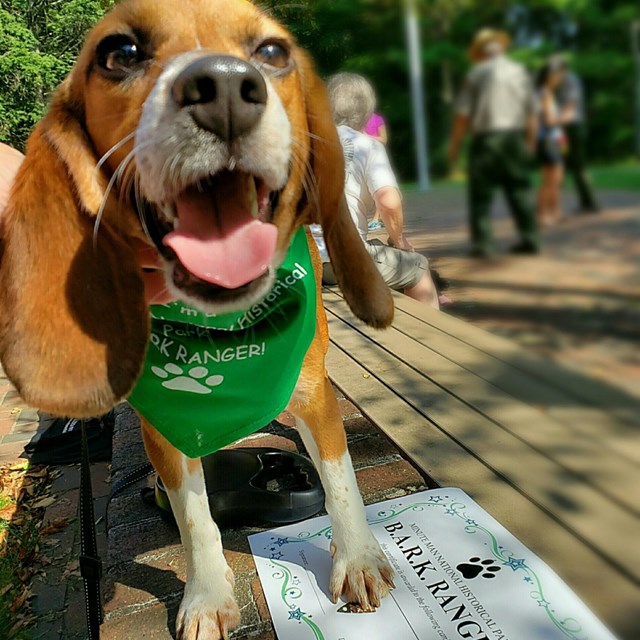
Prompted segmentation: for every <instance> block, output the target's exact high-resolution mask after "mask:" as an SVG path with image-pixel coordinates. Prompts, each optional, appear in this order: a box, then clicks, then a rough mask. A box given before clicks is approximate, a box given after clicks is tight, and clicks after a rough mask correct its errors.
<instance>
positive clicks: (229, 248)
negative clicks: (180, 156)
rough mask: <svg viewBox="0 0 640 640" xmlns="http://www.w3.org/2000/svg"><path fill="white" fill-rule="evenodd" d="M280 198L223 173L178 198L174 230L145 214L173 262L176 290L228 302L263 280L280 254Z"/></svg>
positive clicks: (242, 176) (248, 179) (257, 183)
mask: <svg viewBox="0 0 640 640" xmlns="http://www.w3.org/2000/svg"><path fill="white" fill-rule="evenodd" d="M277 195H278V194H277V193H276V192H272V191H271V190H270V189H269V187H268V186H267V185H266V184H265V183H264V182H263V181H262V180H260V179H259V178H256V177H255V176H252V175H249V174H247V173H244V172H241V171H222V172H220V173H217V174H216V175H215V176H211V177H209V178H207V179H206V180H201V181H199V182H197V183H196V184H193V185H191V186H189V187H187V188H186V189H184V190H183V191H182V192H180V193H179V194H178V195H177V197H176V198H175V201H174V202H173V203H172V204H171V205H170V208H171V209H172V213H173V214H174V222H173V229H172V230H171V229H170V228H169V227H166V226H165V225H164V224H162V222H164V221H162V222H161V221H160V220H158V217H157V213H156V212H154V214H152V215H151V218H152V220H149V217H150V216H149V213H150V212H149V211H147V212H145V218H146V223H147V227H155V228H154V229H152V228H149V231H150V233H151V236H152V238H153V240H154V242H155V243H156V245H157V246H158V249H160V251H161V252H162V253H163V254H164V255H165V257H167V258H170V259H171V261H172V262H175V265H174V269H173V283H174V285H175V286H176V287H177V288H178V289H179V290H181V291H183V292H184V293H186V294H188V295H192V296H195V297H196V298H198V299H202V300H204V301H206V302H225V301H229V300H232V299H233V298H236V297H239V296H241V295H243V294H245V293H247V292H248V291H250V290H251V288H252V285H254V283H256V282H257V281H260V280H262V279H263V278H265V277H266V276H267V275H268V273H269V270H270V266H271V264H272V262H273V258H274V254H275V251H276V243H277V236H278V231H277V228H276V226H275V225H274V224H271V219H272V215H273V209H274V208H275V205H276V202H277ZM160 227H164V228H163V229H162V230H160ZM167 231H168V232H167Z"/></svg>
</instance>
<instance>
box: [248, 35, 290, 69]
mask: <svg viewBox="0 0 640 640" xmlns="http://www.w3.org/2000/svg"><path fill="white" fill-rule="evenodd" d="M253 57H254V58H255V59H256V60H257V61H258V62H262V63H263V64H268V65H269V66H271V67H275V68H276V69H285V68H286V67H287V66H288V65H289V51H288V49H287V48H286V47H285V45H284V44H281V43H280V42H273V41H270V42H263V43H262V44H261V45H260V46H259V47H258V48H257V49H256V51H255V53H254V54H253Z"/></svg>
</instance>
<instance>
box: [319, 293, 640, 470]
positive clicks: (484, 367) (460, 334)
mask: <svg viewBox="0 0 640 640" xmlns="http://www.w3.org/2000/svg"><path fill="white" fill-rule="evenodd" d="M331 294H333V295H334V296H339V297H341V295H340V292H339V290H338V289H331V290H329V289H325V300H330V299H331ZM408 300H409V301H408V302H407V297H406V296H400V295H396V297H395V302H396V318H395V320H394V326H395V327H396V328H399V329H400V330H402V329H401V326H400V325H401V323H406V321H407V320H411V319H413V320H414V321H415V323H414V324H413V325H412V327H411V331H412V333H411V334H410V335H411V337H412V338H414V339H417V340H419V341H420V342H422V343H423V344H425V345H426V346H427V347H429V348H430V349H432V350H434V351H437V352H438V353H441V354H443V355H445V356H446V357H447V358H449V359H450V360H453V361H454V362H457V363H458V364H459V365H460V366H461V367H463V368H465V369H468V370H469V371H471V372H473V373H474V374H475V375H477V376H479V377H483V378H485V379H486V380H488V381H489V382H491V383H492V384H493V385H495V386H498V387H500V388H501V389H503V390H504V391H505V392H506V393H508V394H510V395H512V396H513V397H514V398H518V399H519V400H521V401H523V402H526V403H528V404H532V405H534V406H535V407H537V408H540V407H543V408H544V410H545V412H546V413H547V414H548V415H549V416H550V417H552V418H553V419H555V420H559V421H561V422H563V423H564V424H566V425H567V427H568V428H570V429H572V430H575V431H576V432H577V433H581V434H582V435H583V437H584V436H586V437H589V438H592V439H594V440H597V441H599V442H600V444H601V446H602V447H604V448H608V449H611V450H613V451H615V452H616V453H617V454H618V455H619V456H621V457H622V458H626V459H628V460H630V461H632V462H633V463H634V464H637V463H640V440H639V438H638V426H640V419H639V418H640V402H637V403H635V405H634V409H633V411H632V412H631V413H633V416H634V418H635V419H634V420H633V421H629V420H628V419H627V418H628V415H626V414H627V413H629V412H630V411H631V406H632V404H633V403H634V402H635V401H634V400H633V399H632V398H629V397H628V396H625V397H626V402H627V404H628V408H629V411H623V412H622V413H624V414H625V415H624V416H623V417H622V418H621V416H620V415H619V414H618V413H616V412H613V411H609V412H607V411H605V410H604V409H602V408H601V407H600V406H597V405H593V404H591V405H590V404H587V403H585V402H584V401H583V400H580V399H579V398H576V397H575V396H573V395H571V394H570V393H568V392H566V391H564V390H562V389H561V388H558V386H557V385H556V380H557V379H558V378H572V379H573V378H576V377H577V378H578V379H579V380H586V381H587V382H588V384H589V385H593V384H594V381H593V380H591V379H589V378H585V377H584V376H581V375H580V374H577V373H575V372H573V371H571V370H568V369H566V368H563V367H561V366H560V365H557V364H556V363H553V362H551V361H545V360H542V359H540V358H537V356H533V355H532V356H529V354H526V353H525V352H523V351H522V350H521V349H520V347H518V346H517V345H513V344H511V343H509V342H508V341H506V340H504V339H503V338H500V337H497V336H493V335H491V334H488V333H487V332H485V331H483V330H482V329H478V328H476V327H473V326H470V325H468V324H467V323H466V322H464V321H461V320H458V319H457V318H453V317H451V316H447V315H446V314H443V313H438V312H435V311H433V310H432V309H430V308H428V307H426V306H425V305H421V304H419V303H417V302H415V301H413V300H410V299H408ZM405 308H406V309H408V310H409V311H410V313H409V311H407V310H406V309H405ZM345 317H352V316H351V314H348V315H347V316H345ZM420 325H421V326H420ZM436 325H437V326H436ZM419 326H420V327H419ZM418 327H419V328H418ZM444 328H446V330H444ZM405 333H406V331H405ZM447 338H450V339H447ZM471 340H473V343H472V342H470V341H471ZM486 342H489V343H491V344H492V345H494V346H495V345H496V344H500V345H502V347H503V348H504V349H505V350H506V351H507V352H508V353H511V352H512V351H514V353H516V355H517V358H516V365H515V366H514V364H513V358H511V357H510V356H509V355H508V353H507V355H504V354H503V357H496V356H495V355H493V354H491V353H489V352H488V351H487V350H486V349H483V348H481V347H479V346H477V345H476V344H475V343H477V344H478V345H483V344H485V343H486ZM439 345H440V346H439ZM443 348H445V349H446V351H443ZM522 360H526V361H527V362H528V361H529V360H533V361H535V362H538V364H537V365H536V366H537V368H538V373H531V372H530V371H526V370H525V369H522V368H520V367H519V366H517V364H518V363H519V362H521V361H522ZM505 364H506V365H510V366H509V367H507V368H506V367H505ZM543 369H544V370H545V371H546V372H547V374H548V375H547V377H546V378H543V377H541V376H540V371H541V370H543ZM505 372H506V373H505ZM586 385H587V383H586V382H585V384H584V386H585V387H586ZM596 385H599V383H597V382H596ZM596 396H597V394H596Z"/></svg>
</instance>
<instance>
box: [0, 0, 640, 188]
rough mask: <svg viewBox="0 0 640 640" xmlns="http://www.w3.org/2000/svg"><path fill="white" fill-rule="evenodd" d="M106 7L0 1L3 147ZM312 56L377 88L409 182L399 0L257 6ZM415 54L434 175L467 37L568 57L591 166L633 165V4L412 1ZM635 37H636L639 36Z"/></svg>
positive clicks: (516, 53) (637, 14) (636, 11)
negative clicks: (503, 34) (582, 91)
mask: <svg viewBox="0 0 640 640" xmlns="http://www.w3.org/2000/svg"><path fill="white" fill-rule="evenodd" d="M113 4H114V3H113V2H112V0H68V1H64V2H61V1H59V0H2V2H1V3H0V7H1V8H0V141H3V142H7V143H10V144H12V145H14V146H19V147H20V146H22V144H23V143H24V141H25V140H26V137H27V135H28V133H29V131H30V130H31V128H32V127H33V125H34V124H35V122H36V121H37V120H38V118H39V117H41V115H42V113H43V110H44V107H45V105H46V100H47V95H48V94H49V93H50V92H51V90H52V89H53V88H54V87H55V86H56V85H57V84H58V82H59V81H60V80H61V78H62V77H64V75H65V73H66V72H67V71H68V69H69V68H70V66H71V63H72V61H73V59H74V57H75V55H76V53H77V51H78V49H79V47H80V46H81V43H82V40H83V35H84V33H85V31H86V30H87V29H88V28H89V27H90V26H91V25H92V24H94V23H95V21H96V20H97V19H98V18H99V17H100V16H101V15H102V14H103V13H104V12H105V10H107V9H108V8H109V7H110V6H112V5H113ZM259 4H261V5H264V6H265V7H268V8H270V9H271V10H272V11H273V13H274V15H275V16H276V17H278V18H279V19H281V20H282V21H283V22H284V23H285V24H286V25H287V26H288V27H289V28H290V29H291V30H292V31H293V32H294V34H295V35H296V36H297V38H298V39H299V41H300V43H301V44H302V45H303V46H304V47H306V48H307V49H309V50H310V51H311V52H312V53H313V54H314V56H315V59H316V62H317V65H318V67H319V69H320V71H321V73H322V74H324V75H328V74H331V73H335V72H336V71H338V70H350V71H355V72H358V73H362V74H363V75H365V76H366V77H368V78H369V79H370V80H371V82H372V83H373V85H374V86H375V87H376V90H377V93H378V99H379V109H378V110H379V111H380V112H381V113H382V114H384V116H385V118H386V119H387V122H388V125H389V130H390V131H391V132H392V134H393V135H392V136H391V137H390V141H389V150H390V155H391V156H392V157H393V161H394V164H395V167H396V170H397V171H398V174H399V176H400V177H401V178H402V179H403V180H406V181H411V180H414V179H415V153H414V136H413V131H412V128H411V126H410V123H411V99H410V88H409V82H408V53H407V40H406V31H405V5H406V3H404V2H403V0H348V1H344V0H292V1H287V0H283V1H280V0H266V1H263V2H260V3H259ZM415 6H416V9H417V15H418V20H419V27H420V32H421V40H422V48H421V62H422V64H423V74H424V89H425V93H426V114H427V116H428V117H427V125H428V138H429V164H430V171H431V174H432V175H433V176H435V177H438V176H443V175H445V174H446V173H447V163H446V145H447V139H448V135H449V131H450V125H451V117H452V116H451V113H452V103H453V100H454V97H455V94H456V91H457V89H458V88H459V85H460V82H461V80H462V78H463V76H464V73H465V72H466V70H467V69H468V66H469V61H468V57H467V48H468V45H469V42H470V41H471V39H472V37H473V35H474V33H475V32H476V31H477V30H478V29H479V28H481V27H484V26H492V27H494V28H502V29H505V30H506V31H508V32H509V33H510V34H511V35H512V37H513V39H514V43H513V47H512V51H511V53H512V55H513V57H514V58H516V59H518V60H520V61H522V62H524V63H525V64H526V65H527V66H528V67H529V68H531V69H532V70H534V69H536V68H538V67H539V66H541V64H542V62H543V60H544V59H545V58H546V57H547V56H548V55H549V54H550V53H553V52H558V51H561V52H565V53H566V54H567V55H568V58H569V62H570V64H571V66H572V68H573V69H574V70H575V71H576V72H577V73H578V74H579V75H580V77H581V78H582V80H583V82H584V85H585V88H586V97H587V105H588V112H589V131H590V136H589V146H588V151H589V157H590V159H591V160H592V162H595V163H596V164H598V163H603V162H606V163H613V162H616V163H618V162H622V161H625V160H629V159H630V158H632V157H633V156H634V154H635V153H636V151H637V149H636V148H635V135H636V132H635V128H634V127H635V124H634V123H635V116H634V109H635V107H634V100H633V96H634V87H636V86H637V83H638V76H637V73H638V69H637V68H634V60H633V56H632V35H631V30H632V25H633V23H634V21H637V20H640V5H639V3H638V2H637V0H524V1H522V2H511V1H507V0H491V1H489V2H487V1H485V0H415ZM636 37H637V38H640V34H638V35H637V36H636Z"/></svg>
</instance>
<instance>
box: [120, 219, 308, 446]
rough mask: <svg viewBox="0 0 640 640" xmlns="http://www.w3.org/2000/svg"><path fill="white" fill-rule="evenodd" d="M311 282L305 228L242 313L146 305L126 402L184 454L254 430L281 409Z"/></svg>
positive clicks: (295, 365)
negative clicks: (140, 365) (144, 338)
mask: <svg viewBox="0 0 640 640" xmlns="http://www.w3.org/2000/svg"><path fill="white" fill-rule="evenodd" d="M315 315H316V286H315V279H314V276H313V269H312V266H311V258H310V255H309V247H308V246H307V238H306V233H305V230H304V228H301V229H299V230H298V232H297V233H296V234H295V236H294V238H293V240H292V242H291V246H290V248H289V252H288V253H287V256H286V258H285V260H284V262H283V263H282V266H281V267H280V269H278V273H277V279H276V282H275V284H274V287H273V289H272V290H271V293H269V295H267V296H266V298H265V299H264V300H263V301H262V302H259V303H258V304H255V305H253V306H252V307H251V308H250V309H248V310H247V311H242V312H235V313H226V314H221V315H218V316H213V315H207V314H203V313H201V312H200V311H197V310H195V309H193V308H192V307H189V306H187V305H185V304H183V303H181V302H173V303H170V304H167V305H155V306H153V307H152V308H151V340H150V342H149V346H148V349H147V357H146V360H145V363H144V370H143V373H142V375H141V377H140V379H139V380H138V382H137V383H136V386H135V387H134V389H133V391H132V392H131V395H130V396H129V402H130V403H131V404H132V405H133V406H134V407H135V408H136V409H137V411H139V412H140V413H141V414H142V415H143V416H144V417H145V418H146V419H147V420H148V421H149V422H150V423H151V424H152V425H153V426H154V427H155V428H156V429H158V431H159V432H160V433H161V434H162V435H163V436H164V437H165V438H167V440H169V442H171V444H173V445H174V446H175V447H177V448H178V449H180V451H182V452H183V453H185V454H186V455H187V456H189V457H191V458H197V457H201V456H204V455H208V454H210V453H213V452H214V451H217V450H218V449H220V448H221V447H224V446H225V445H227V444H230V443H231V442H234V441H235V440H238V439H239V438H242V437H244V436H247V435H249V434H251V433H254V432H255V431H256V430H258V429H260V428H261V427H263V426H264V425H266V424H267V423H269V422H270V421H271V420H273V419H274V418H275V417H276V416H277V415H278V414H279V413H280V412H281V411H283V410H284V409H285V407H286V406H287V404H288V403H289V399H290V398H291V394H292V393H293V389H294V387H295V385H296V382H297V380H298V376H299V375H300V370H301V368H302V361H303V360H304V356H305V354H306V352H307V349H308V348H309V345H310V344H311V341H312V340H313V337H314V335H315V330H316V318H315Z"/></svg>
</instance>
